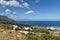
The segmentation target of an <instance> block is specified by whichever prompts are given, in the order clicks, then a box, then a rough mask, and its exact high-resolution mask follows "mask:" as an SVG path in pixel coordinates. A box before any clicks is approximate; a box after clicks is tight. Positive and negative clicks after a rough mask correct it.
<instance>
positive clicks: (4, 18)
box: [0, 15, 14, 22]
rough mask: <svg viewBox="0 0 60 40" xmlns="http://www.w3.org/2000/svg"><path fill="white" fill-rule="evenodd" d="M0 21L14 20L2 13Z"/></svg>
mask: <svg viewBox="0 0 60 40" xmlns="http://www.w3.org/2000/svg"><path fill="white" fill-rule="evenodd" d="M0 21H4V22H13V21H14V20H12V19H10V18H8V17H7V16H3V15H0Z"/></svg>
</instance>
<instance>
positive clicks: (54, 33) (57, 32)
mask: <svg viewBox="0 0 60 40" xmlns="http://www.w3.org/2000/svg"><path fill="white" fill-rule="evenodd" d="M49 32H50V34H52V35H54V36H59V33H60V32H59V31H49Z"/></svg>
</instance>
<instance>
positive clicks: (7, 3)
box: [0, 0, 29, 8]
mask: <svg viewBox="0 0 60 40" xmlns="http://www.w3.org/2000/svg"><path fill="white" fill-rule="evenodd" d="M22 1H24V0H22ZM0 4H1V5H2V6H14V7H21V8H23V7H26V8H28V7H29V4H28V3H27V2H25V3H23V2H22V4H20V3H19V2H18V1H16V0H10V1H5V0H0Z"/></svg>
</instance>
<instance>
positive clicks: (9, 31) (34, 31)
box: [0, 23, 60, 40]
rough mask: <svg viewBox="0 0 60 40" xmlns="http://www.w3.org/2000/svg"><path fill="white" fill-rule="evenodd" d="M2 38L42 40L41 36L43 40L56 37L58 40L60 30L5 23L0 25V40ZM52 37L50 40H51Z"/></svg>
mask: <svg viewBox="0 0 60 40" xmlns="http://www.w3.org/2000/svg"><path fill="white" fill-rule="evenodd" d="M5 34H6V35H7V36H6V35H5ZM9 35H10V36H9ZM4 36H6V37H7V38H8V37H9V38H8V39H10V38H11V39H10V40H42V39H41V37H42V36H43V37H42V38H44V39H43V40H46V38H45V37H44V36H46V37H48V38H50V37H51V36H52V37H53V38H54V37H56V38H57V39H59V38H58V37H60V29H59V28H56V27H52V26H51V27H42V26H32V25H12V24H7V23H0V39H1V40H2V39H3V38H2V37H4ZM12 36H13V37H12ZM52 37H51V40H52V39H53V38H52ZM4 38H5V37H4ZM25 38H26V39H25ZM38 38H40V39H38ZM48 38H47V40H48ZM5 39H6V38H5ZM5 39H3V40H5ZM8 39H6V40H8ZM54 39H55V38H54ZM59 40H60V39H59Z"/></svg>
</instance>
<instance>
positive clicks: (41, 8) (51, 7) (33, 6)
mask: <svg viewBox="0 0 60 40" xmlns="http://www.w3.org/2000/svg"><path fill="white" fill-rule="evenodd" d="M0 15H5V16H8V17H9V18H12V19H14V20H17V21H60V0H0Z"/></svg>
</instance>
